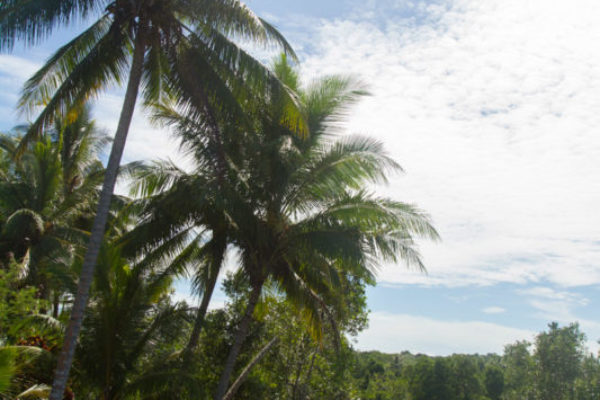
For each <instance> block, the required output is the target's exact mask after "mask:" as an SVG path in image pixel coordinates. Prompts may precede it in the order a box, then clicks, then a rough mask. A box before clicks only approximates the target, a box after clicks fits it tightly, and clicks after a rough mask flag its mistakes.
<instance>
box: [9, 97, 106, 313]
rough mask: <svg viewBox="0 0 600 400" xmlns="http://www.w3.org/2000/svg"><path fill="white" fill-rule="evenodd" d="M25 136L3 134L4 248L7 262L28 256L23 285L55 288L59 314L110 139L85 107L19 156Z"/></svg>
mask: <svg viewBox="0 0 600 400" xmlns="http://www.w3.org/2000/svg"><path fill="white" fill-rule="evenodd" d="M21 140H22V139H20V138H19V136H18V135H6V136H2V137H1V138H0V155H1V157H2V158H3V159H4V160H5V162H6V163H7V165H8V166H9V167H8V168H7V169H6V172H5V173H4V174H3V176H2V177H1V178H0V192H1V193H2V196H1V201H0V214H1V215H2V216H3V217H4V219H5V223H4V226H3V229H2V234H1V235H0V247H1V252H2V257H3V259H4V262H7V261H8V260H9V259H10V258H12V257H14V258H15V259H16V260H18V261H23V259H24V258H27V262H26V265H27V274H26V279H25V282H24V283H25V284H29V285H32V286H35V287H37V288H38V290H39V295H40V297H41V298H45V299H48V296H49V295H50V291H51V289H52V291H53V294H54V300H55V301H54V314H55V315H54V316H55V317H56V314H57V312H58V296H59V295H60V293H61V291H63V290H64V289H65V288H67V289H71V290H72V288H73V282H74V276H73V274H72V271H71V270H70V264H71V263H72V257H73V255H74V254H75V250H76V245H77V244H83V243H84V241H85V239H86V238H87V234H86V230H87V226H86V225H87V224H86V223H85V220H86V219H89V216H90V215H92V213H93V209H92V205H93V203H94V200H95V199H96V198H97V195H98V189H99V186H100V184H101V182H102V175H103V172H104V169H103V167H102V164H101V163H100V161H99V159H98V157H97V153H98V151H100V149H101V148H102V147H104V145H106V143H107V138H106V136H104V135H103V134H102V132H100V131H98V130H97V129H96V127H95V125H94V122H93V121H92V120H90V116H89V111H88V110H87V109H83V110H78V112H76V113H74V114H73V117H72V118H71V119H69V120H67V118H62V119H58V120H56V122H55V125H54V127H53V129H51V130H48V131H47V132H46V133H44V134H43V135H42V136H41V137H40V138H39V139H38V140H37V141H35V142H33V143H30V144H29V145H28V146H27V149H26V150H25V152H24V153H23V155H22V157H19V158H15V157H14V154H15V152H16V149H17V147H18V146H19V144H20V141H21ZM65 285H66V287H65Z"/></svg>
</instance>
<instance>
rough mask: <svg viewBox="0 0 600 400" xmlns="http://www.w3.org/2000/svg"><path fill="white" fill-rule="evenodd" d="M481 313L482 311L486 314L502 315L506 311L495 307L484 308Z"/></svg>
mask: <svg viewBox="0 0 600 400" xmlns="http://www.w3.org/2000/svg"><path fill="white" fill-rule="evenodd" d="M481 311H483V312H484V313H486V314H502V313H505V312H506V310H505V309H504V308H502V307H497V306H492V307H486V308H484V309H483V310H481Z"/></svg>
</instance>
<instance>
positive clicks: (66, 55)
mask: <svg viewBox="0 0 600 400" xmlns="http://www.w3.org/2000/svg"><path fill="white" fill-rule="evenodd" d="M35 7H38V8H37V9H36V8H35ZM102 9H103V11H101V10H102ZM92 11H100V14H101V15H100V17H99V19H98V20H97V21H96V22H95V23H94V24H93V25H92V26H91V27H90V28H88V29H87V30H86V31H84V32H83V33H82V34H80V35H79V36H77V37H76V38H75V39H73V40H72V41H71V42H69V43H68V44H67V45H65V46H63V47H62V48H60V49H59V50H58V51H57V52H56V53H55V54H54V55H53V56H52V57H51V58H50V59H49V60H48V62H47V63H46V65H45V66H44V67H42V69H41V70H40V71H38V72H37V73H36V74H35V75H34V76H33V77H32V78H31V80H30V81H29V82H28V83H27V84H26V86H25V90H24V93H23V96H22V101H21V104H22V105H24V106H30V107H32V106H37V105H38V104H46V106H45V108H44V110H43V111H42V112H41V114H40V115H39V116H38V117H37V119H36V121H35V122H34V124H33V126H32V129H31V130H30V132H29V134H28V137H32V136H35V135H36V134H38V133H39V132H40V131H41V130H43V128H44V126H45V125H46V124H48V123H49V122H50V121H52V119H53V118H54V116H55V115H56V114H57V113H63V114H64V113H65V111H66V109H67V108H69V107H71V105H72V104H73V103H76V104H77V103H80V102H83V101H85V100H86V99H88V98H89V97H90V96H94V95H95V94H96V93H97V92H98V91H99V90H100V89H102V88H104V87H106V85H107V84H108V83H110V82H115V81H116V82H121V81H122V80H123V78H124V76H125V72H126V69H127V64H128V62H129V60H130V66H129V77H128V82H127V88H126V92H125V97H124V102H123V107H122V110H121V115H120V117H119V122H118V125H117V130H116V134H115V138H114V141H113V146H112V149H111V154H110V157H109V160H108V165H107V168H106V174H105V180H104V184H103V188H102V192H101V194H100V199H99V201H98V209H97V212H96V218H95V219H94V223H93V227H92V231H91V237H90V240H89V244H88V250H87V252H86V255H85V261H84V265H83V268H82V272H81V276H80V279H79V286H78V290H77V296H76V298H75V302H74V304H73V307H72V309H71V321H70V323H69V326H68V329H67V332H66V335H65V343H64V346H63V349H62V353H61V357H60V358H59V363H58V366H57V371H56V380H55V383H54V386H53V392H52V395H51V396H50V399H51V400H58V399H60V397H61V396H62V392H63V390H64V387H65V385H66V381H67V379H68V374H69V370H70V365H71V360H72V358H73V354H74V350H75V344H76V340H77V336H78V333H79V330H80V327H81V321H82V318H83V312H84V309H85V305H86V303H87V297H88V292H89V287H90V285H91V283H92V278H93V270H94V265H95V261H96V258H97V256H98V252H99V249H100V245H101V241H102V236H103V232H104V227H105V224H106V218H107V214H108V209H109V203H110V199H111V195H112V193H113V190H114V185H115V181H116V177H117V170H118V166H119V163H120V160H121V156H122V153H123V148H124V146H125V141H126V137H127V133H128V130H129V126H130V123H131V118H132V115H133V111H134V107H135V103H136V99H137V97H138V91H139V89H140V87H141V88H142V91H143V97H144V100H145V103H146V104H152V103H154V102H156V101H157V100H158V99H160V98H161V97H163V96H165V95H166V94H171V95H174V96H175V97H176V98H177V99H178V101H179V102H180V103H182V104H193V105H195V106H196V107H197V108H198V109H203V110H206V109H207V108H208V107H210V105H211V104H215V102H211V100H212V99H215V98H216V99H219V100H220V108H221V109H222V110H226V111H227V112H229V113H231V115H237V116H238V117H240V116H242V115H245V114H244V113H240V112H239V111H240V108H241V105H243V104H245V101H244V99H249V98H252V97H253V94H254V95H255V94H256V93H257V92H261V93H262V94H263V95H264V94H265V93H268V92H273V93H275V92H283V93H284V94H285V93H286V91H285V88H284V87H283V86H282V85H281V84H280V82H279V81H278V80H277V79H276V78H275V77H274V76H273V75H272V74H270V73H269V72H268V70H267V69H266V68H264V67H263V66H262V65H261V64H260V63H259V62H257V61H256V60H254V59H253V58H252V57H251V56H249V55H248V54H247V53H246V52H244V51H243V50H242V49H241V48H240V47H238V46H237V45H236V44H235V43H233V42H232V41H231V40H230V39H229V38H228V37H231V36H233V37H236V38H242V39H249V40H252V41H257V42H262V43H267V42H271V43H276V44H279V45H281V46H283V48H284V49H285V50H286V51H287V52H289V53H291V54H293V52H292V50H291V48H290V46H289V44H288V43H287V42H286V41H285V39H284V38H283V37H282V36H281V35H280V34H279V32H277V30H275V29H274V28H273V27H272V26H271V25H269V24H268V23H266V22H265V21H264V20H262V19H260V18H258V17H257V16H255V15H254V14H253V13H252V12H251V11H250V10H249V9H248V8H247V7H246V6H245V5H243V4H242V3H240V2H239V1H237V0H195V1H187V0H130V1H128V0H113V1H106V0H104V1H103V0H96V1H92V0H54V1H51V2H48V1H45V0H36V1H24V0H11V1H8V2H3V3H2V6H0V32H2V33H3V34H4V36H3V39H2V40H1V43H2V45H3V46H4V47H5V48H6V47H10V46H12V44H13V43H14V41H15V40H16V39H20V38H24V39H26V40H28V41H30V42H34V41H35V40H37V39H39V38H40V37H42V36H44V35H46V34H48V33H49V32H50V31H51V30H52V28H53V27H54V26H55V25H56V24H58V23H61V22H66V21H69V20H71V19H72V18H73V17H74V16H79V15H84V16H85V15H88V14H90V13H91V12H92ZM130 55H131V57H130ZM284 97H285V98H287V100H288V102H287V110H288V114H287V116H286V117H285V121H286V122H287V123H288V124H289V125H291V126H293V127H294V128H296V129H299V130H300V131H302V130H303V129H304V127H303V120H302V118H301V117H300V116H299V115H298V113H297V108H296V106H295V101H294V98H293V96H291V95H289V94H288V95H284ZM240 100H241V101H240Z"/></svg>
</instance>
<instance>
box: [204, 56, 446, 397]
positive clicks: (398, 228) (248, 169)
mask: <svg viewBox="0 0 600 400" xmlns="http://www.w3.org/2000/svg"><path fill="white" fill-rule="evenodd" d="M275 69H276V71H277V72H278V74H279V76H280V77H282V79H286V83H287V84H288V85H289V86H290V87H294V86H295V85H296V82H297V81H298V79H297V77H296V75H295V73H294V71H293V70H292V69H291V68H290V67H289V66H288V65H287V63H286V61H285V59H283V60H281V61H280V62H279V63H278V64H277V65H276V68H275ZM298 91H299V92H300V98H301V99H302V100H303V104H304V106H305V107H306V115H307V120H308V123H309V128H310V132H311V136H310V137H309V138H308V139H301V138H298V137H295V136H293V135H290V133H289V132H286V130H285V128H282V127H281V125H277V124H271V123H270V122H269V121H270V120H267V121H266V122H265V121H263V122H262V129H261V131H260V134H257V135H255V136H254V140H249V141H248V142H247V143H245V150H246V157H244V160H245V165H244V167H243V168H242V169H241V170H242V171H243V176H244V181H245V182H246V185H245V186H243V185H240V186H239V187H244V188H245V191H244V193H241V195H240V196H239V197H240V198H245V199H247V200H246V201H243V202H242V201H240V202H238V203H236V207H235V208H232V209H228V210H227V212H228V215H229V216H230V218H231V221H232V225H234V226H235V227H236V229H235V230H233V232H232V240H233V243H234V244H235V245H236V246H237V247H238V248H239V250H240V254H241V256H240V258H241V265H240V269H241V273H243V274H244V275H245V276H246V277H247V279H248V282H249V285H250V288H251V289H250V292H249V293H248V303H247V306H246V311H245V314H244V316H243V318H242V320H241V321H240V324H239V327H238V331H237V333H236V335H235V337H234V338H233V344H232V347H231V349H230V352H229V355H228V357H227V360H226V363H225V366H224V369H223V372H222V374H221V378H220V382H219V385H218V387H217V390H216V392H215V399H217V400H220V399H222V398H223V396H224V395H225V393H226V390H227V387H228V385H229V381H230V377H231V374H232V372H233V368H234V364H235V360H236V357H237V355H238V353H239V351H240V349H241V346H242V343H243V341H244V339H245V337H246V335H247V332H248V329H249V325H250V322H251V320H252V314H253V312H254V308H255V307H256V305H257V303H258V302H259V299H260V296H261V292H262V289H263V287H264V286H265V285H266V284H269V285H274V286H275V288H276V290H277V291H278V292H280V293H283V294H285V296H286V297H287V298H288V299H290V301H291V302H292V303H293V304H295V305H296V307H297V308H298V309H299V310H300V311H302V312H303V314H304V315H305V316H306V317H307V319H308V320H309V321H310V322H311V324H312V326H313V327H314V329H313V331H314V332H315V333H318V332H319V329H318V327H319V326H320V325H321V324H322V323H323V322H324V319H325V320H326V319H329V320H331V321H333V320H334V318H332V311H333V310H335V309H336V308H337V307H336V306H337V304H340V303H343V301H340V296H341V294H342V290H341V289H342V287H343V285H341V284H340V283H341V282H343V281H344V279H345V277H347V276H351V277H355V278H357V279H361V280H363V281H367V282H373V281H374V274H375V272H376V267H377V265H378V264H379V262H381V261H387V262H397V261H399V260H405V261H406V262H407V263H409V264H415V265H416V266H418V267H419V268H424V267H423V264H422V262H421V259H420V256H419V254H418V252H417V250H416V248H415V246H416V245H415V242H414V236H424V237H428V238H433V239H435V238H437V234H436V232H435V230H434V229H433V227H432V226H431V225H430V223H429V220H428V217H427V216H426V215H425V214H424V213H422V212H421V211H419V210H418V209H417V208H415V207H414V206H411V205H408V204H405V203H402V202H398V201H394V200H390V199H386V198H379V197H376V196H374V195H372V194H370V193H368V192H366V191H365V185H367V184H372V183H377V182H381V181H385V177H386V173H387V171H390V170H392V171H393V170H398V169H399V166H398V165H397V164H396V163H395V162H394V161H393V160H392V159H390V158H389V157H388V156H387V154H386V153H385V151H384V149H383V145H382V144H381V143H379V142H377V141H375V140H372V139H368V138H364V137H355V136H344V137H341V138H339V139H336V138H335V137H334V136H333V134H332V133H333V132H334V129H335V128H336V127H338V124H337V123H338V122H339V121H341V120H343V118H344V117H345V116H346V113H347V111H348V106H349V105H351V104H352V103H353V102H355V101H356V100H358V99H359V98H360V97H361V96H363V95H364V94H366V93H365V91H364V90H363V88H362V86H361V85H360V84H359V83H358V82H356V81H355V80H354V79H352V78H348V77H337V76H334V77H328V78H324V79H321V80H319V81H317V82H315V83H314V84H312V85H311V86H309V88H308V89H306V90H298ZM275 100H276V99H275ZM271 107H273V108H275V110H274V111H272V112H273V113H275V114H276V113H277V112H281V111H278V110H277V107H278V104H277V103H272V104H271Z"/></svg>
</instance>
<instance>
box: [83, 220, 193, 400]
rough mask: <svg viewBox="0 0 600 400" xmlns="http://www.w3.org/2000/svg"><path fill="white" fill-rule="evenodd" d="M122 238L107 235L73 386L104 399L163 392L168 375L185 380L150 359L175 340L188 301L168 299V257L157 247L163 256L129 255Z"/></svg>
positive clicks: (169, 266) (185, 316) (86, 319)
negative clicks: (124, 253) (156, 369)
mask: <svg viewBox="0 0 600 400" xmlns="http://www.w3.org/2000/svg"><path fill="white" fill-rule="evenodd" d="M115 222H118V221H115ZM112 231H113V232H115V231H117V230H116V229H112ZM118 242H119V240H118V238H115V237H113V238H112V239H111V238H107V240H106V241H105V243H104V245H103V247H102V249H101V252H100V257H99V259H98V265H97V268H96V271H95V272H96V273H95V275H96V276H95V280H94V285H93V288H92V295H91V301H90V305H89V307H88V308H87V310H86V317H85V320H84V325H83V329H82V334H81V343H80V348H79V351H78V352H77V355H76V364H77V379H76V381H77V383H78V387H74V388H73V389H74V390H75V391H80V392H82V393H85V394H94V395H95V396H97V397H98V398H101V399H105V400H109V399H121V398H138V397H136V396H138V395H140V394H142V393H152V394H159V393H160V391H161V390H162V389H161V388H163V387H165V386H168V382H169V379H173V378H174V376H175V377H176V378H177V379H180V380H181V378H182V377H181V376H180V373H179V371H175V370H164V368H163V370H162V371H160V373H159V372H157V371H155V370H154V369H153V368H152V360H156V359H157V358H158V357H159V356H160V355H161V352H162V353H164V352H165V349H164V348H163V346H165V345H166V344H168V343H169V342H171V343H172V342H174V341H175V340H176V339H177V337H178V336H179V335H180V334H181V330H182V329H184V328H185V327H186V326H187V317H188V309H187V306H186V305H185V304H179V303H177V304H172V303H171V301H170V299H169V296H170V290H171V282H172V279H173V273H172V269H173V268H172V266H171V264H170V263H168V262H164V261H165V257H166V259H169V256H168V255H165V254H164V252H162V251H161V249H156V251H157V252H158V253H160V255H157V254H154V252H149V253H148V254H147V255H146V256H147V257H146V258H141V259H127V258H124V257H123V255H122V253H121V248H120V246H119V245H118V244H117V243H118ZM166 351H167V352H169V350H168V348H167V350H166ZM149 382H152V385H149Z"/></svg>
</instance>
